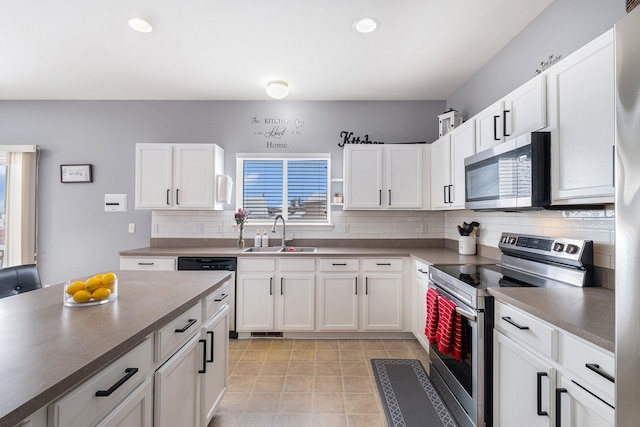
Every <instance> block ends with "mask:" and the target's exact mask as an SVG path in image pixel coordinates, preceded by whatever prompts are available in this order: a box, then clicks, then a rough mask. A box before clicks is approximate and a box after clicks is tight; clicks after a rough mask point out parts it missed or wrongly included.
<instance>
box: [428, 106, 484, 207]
mask: <svg viewBox="0 0 640 427" xmlns="http://www.w3.org/2000/svg"><path fill="white" fill-rule="evenodd" d="M475 152H476V128H475V119H470V120H468V121H466V122H465V123H463V124H462V125H460V126H459V127H457V128H456V129H454V130H453V131H451V132H450V133H449V134H446V135H444V136H443V137H441V138H439V139H438V140H437V141H435V142H434V143H433V144H431V168H430V171H431V209H434V210H446V209H449V210H451V209H464V201H465V176H464V159H465V158H466V157H469V156H471V155H472V154H475Z"/></svg>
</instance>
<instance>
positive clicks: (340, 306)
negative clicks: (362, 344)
mask: <svg viewBox="0 0 640 427" xmlns="http://www.w3.org/2000/svg"><path fill="white" fill-rule="evenodd" d="M319 281H320V283H319V286H318V310H317V312H318V329H319V330H321V331H356V330H357V329H358V292H359V291H360V292H361V291H362V289H358V285H359V284H358V276H357V275H356V274H323V275H320V276H319Z"/></svg>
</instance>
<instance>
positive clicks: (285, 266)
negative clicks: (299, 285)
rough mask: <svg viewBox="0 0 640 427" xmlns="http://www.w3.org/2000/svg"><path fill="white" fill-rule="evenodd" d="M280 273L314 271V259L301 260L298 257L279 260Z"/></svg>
mask: <svg viewBox="0 0 640 427" xmlns="http://www.w3.org/2000/svg"><path fill="white" fill-rule="evenodd" d="M279 262H280V271H310V272H314V271H316V260H315V258H305V259H301V258H299V257H296V258H295V259H294V258H289V259H280V260H279Z"/></svg>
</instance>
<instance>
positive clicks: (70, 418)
mask: <svg viewBox="0 0 640 427" xmlns="http://www.w3.org/2000/svg"><path fill="white" fill-rule="evenodd" d="M152 358H153V348H152V345H151V338H147V339H145V340H144V341H143V342H142V343H141V344H140V345H138V346H137V347H136V348H134V349H133V350H131V351H130V352H129V353H127V354H125V355H124V356H122V357H121V358H120V359H118V360H116V361H115V362H114V363H112V364H111V365H109V366H108V367H107V368H105V369H104V370H102V371H100V372H99V373H98V374H96V375H94V376H93V377H91V378H90V379H89V380H88V381H87V382H85V383H84V384H82V385H81V386H79V387H77V388H75V389H74V390H73V391H72V392H71V393H69V394H68V395H66V396H65V397H63V398H62V399H60V400H59V401H57V402H56V403H53V404H52V405H51V406H50V408H49V411H50V415H52V416H51V417H50V418H51V419H52V420H53V422H52V425H53V426H54V427H64V426H78V427H80V426H89V425H94V424H95V422H96V421H98V420H99V419H100V418H102V417H104V416H105V415H106V414H107V413H108V412H109V411H111V410H112V409H113V408H114V407H115V406H116V405H117V404H118V403H120V401H122V399H124V398H125V396H127V394H128V393H129V392H130V391H131V390H133V388H134V387H136V386H137V385H139V384H141V383H142V382H143V381H144V379H146V378H147V376H148V375H149V373H150V372H151V366H152V364H153V361H152ZM132 368H137V371H131V370H130V369H132ZM123 380H124V381H123ZM119 382H122V384H121V385H120V386H118V387H117V385H118V383H119ZM98 391H104V392H107V393H108V392H111V393H110V394H109V395H108V396H96V392H98Z"/></svg>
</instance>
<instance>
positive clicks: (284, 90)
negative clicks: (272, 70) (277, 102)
mask: <svg viewBox="0 0 640 427" xmlns="http://www.w3.org/2000/svg"><path fill="white" fill-rule="evenodd" d="M288 94H289V85H288V84H287V82H285V81H282V80H271V81H270V82H269V83H267V95H269V96H270V97H272V98H274V99H282V98H284V97H285V96H287V95H288Z"/></svg>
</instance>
